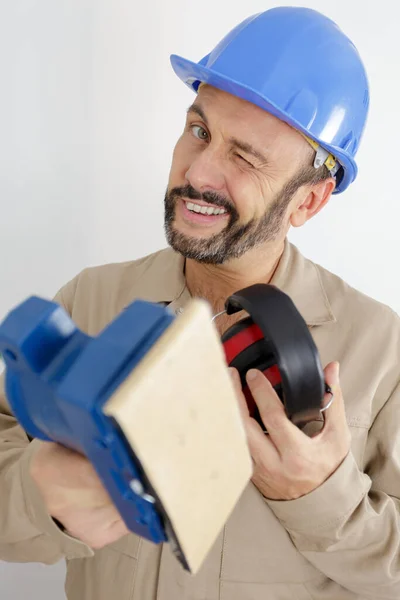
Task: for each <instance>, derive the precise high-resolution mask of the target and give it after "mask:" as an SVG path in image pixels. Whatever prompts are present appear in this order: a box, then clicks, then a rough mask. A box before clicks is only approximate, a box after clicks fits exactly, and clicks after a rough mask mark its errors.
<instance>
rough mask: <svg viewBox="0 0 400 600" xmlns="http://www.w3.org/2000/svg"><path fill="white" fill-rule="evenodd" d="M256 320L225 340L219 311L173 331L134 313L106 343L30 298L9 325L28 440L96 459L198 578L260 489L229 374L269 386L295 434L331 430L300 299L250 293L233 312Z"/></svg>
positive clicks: (156, 318)
mask: <svg viewBox="0 0 400 600" xmlns="http://www.w3.org/2000/svg"><path fill="white" fill-rule="evenodd" d="M240 310H244V311H246V312H247V313H248V315H249V316H248V317H246V318H245V319H243V320H242V321H240V322H238V323H236V324H235V325H233V326H232V327H231V328H230V329H229V330H228V331H227V332H226V333H225V334H224V336H223V337H222V343H221V339H220V338H219V335H218V333H217V330H216V328H215V326H214V323H213V322H212V314H211V310H210V307H209V305H208V304H207V303H206V302H205V301H203V300H200V299H192V300H191V301H190V302H189V304H188V305H187V307H186V309H185V311H184V313H183V314H182V315H180V316H179V317H175V316H174V315H173V314H172V313H171V312H170V311H169V309H168V307H164V306H161V305H157V304H153V303H150V302H146V301H142V300H136V301H134V302H133V303H132V304H131V305H130V306H129V307H128V308H127V309H126V310H124V311H123V312H122V313H121V314H120V315H119V316H117V317H116V319H115V320H114V321H113V322H111V323H110V324H109V325H108V326H107V327H106V328H105V329H104V330H103V331H102V332H101V333H100V334H99V335H98V336H97V337H89V336H88V335H86V334H85V333H83V332H82V331H80V330H79V329H78V328H77V326H76V325H75V324H74V322H73V321H72V320H71V318H70V317H69V316H68V315H67V313H66V312H65V311H64V310H63V308H61V307H60V306H58V305H57V304H56V303H54V302H50V301H47V300H44V299H42V298H38V297H30V298H28V299H27V300H26V301H24V302H23V303H22V304H20V305H19V306H17V307H16V308H15V309H14V310H12V311H11V312H10V313H9V314H8V316H7V317H6V318H5V320H4V321H3V323H2V324H1V325H0V352H1V353H2V355H3V358H4V361H5V365H6V373H5V386H6V394H7V398H8V401H9V403H10V406H11V409H12V411H13V413H14V415H15V417H16V418H17V420H18V421H19V423H20V424H21V426H22V427H23V428H24V430H25V431H26V433H27V434H28V436H29V437H30V438H38V439H41V440H44V441H53V442H57V443H59V444H62V445H64V446H66V447H68V448H70V449H73V450H75V451H76V452H79V453H81V454H83V455H85V456H86V457H87V458H88V459H89V460H90V461H91V463H92V464H93V466H94V468H95V469H96V471H97V473H98V475H99V477H100V479H101V480H102V482H103V484H104V486H105V488H106V489H107V491H108V493H109V495H110V497H111V498H112V500H113V502H114V504H115V506H116V507H117V509H118V511H119V512H120V514H121V517H122V518H123V520H124V521H125V523H126V526H127V527H128V529H129V530H130V531H132V532H133V533H135V534H137V535H140V536H142V537H145V538H146V539H148V540H150V541H152V542H154V543H156V544H158V543H162V542H169V543H170V544H171V546H172V548H173V550H174V552H175V554H176V556H177V558H178V560H179V561H180V562H181V563H182V565H183V567H184V568H185V569H186V570H188V571H189V572H191V573H193V574H194V573H196V572H197V571H198V570H199V568H200V566H201V565H202V563H203V561H204V559H205V557H206V556H207V554H208V552H209V550H210V548H211V546H212V545H213V543H214V542H215V540H216V538H217V536H218V535H219V533H220V532H221V530H222V528H223V526H224V524H225V523H226V521H227V520H228V518H229V516H230V514H231V513H232V511H233V509H234V507H235V505H236V503H237V501H238V499H239V498H240V496H241V494H242V492H243V490H244V488H245V487H246V485H247V484H248V482H249V481H250V478H251V475H252V461H251V457H250V455H249V451H248V446H247V442H246V438H245V432H244V428H243V425H242V422H241V417H240V412H239V408H238V403H237V399H236V397H235V392H234V389H233V385H232V382H231V379H230V377H229V373H228V370H227V364H229V365H231V366H234V367H236V368H238V370H239V373H240V376H241V378H242V383H243V387H244V391H245V394H246V397H247V399H248V402H249V406H250V409H251V412H252V414H253V415H254V417H255V418H259V416H258V415H257V411H256V407H255V405H254V402H252V398H251V396H250V394H249V392H248V390H247V389H246V383H245V374H246V372H247V370H248V369H249V368H258V369H260V370H262V371H263V372H264V373H265V375H266V376H267V377H268V378H269V379H270V381H271V382H272V384H273V385H274V387H275V389H276V391H277V392H278V394H279V395H280V397H281V399H282V402H283V403H284V405H285V409H286V413H287V415H288V418H290V419H291V420H292V421H293V422H294V423H296V424H298V425H299V426H302V425H303V424H305V423H306V422H308V421H311V420H314V419H316V418H318V417H319V415H320V411H321V403H322V399H323V395H324V379H323V371H322V367H321V364H320V360H319V356H318V352H317V349H316V347H315V344H314V342H313V340H312V337H311V335H310V333H309V331H308V328H307V326H306V324H305V323H304V321H303V319H302V317H301V316H300V314H299V313H298V311H297V310H296V308H295V306H294V304H293V303H292V301H291V300H290V298H289V297H288V296H287V295H285V294H284V293H283V292H281V291H280V290H278V289H277V288H275V287H274V286H271V285H263V284H260V285H256V286H251V287H249V288H246V289H244V290H241V291H240V292H238V293H236V294H234V295H233V296H231V297H229V298H228V299H227V301H226V312H227V313H228V314H233V313H235V312H238V311H240Z"/></svg>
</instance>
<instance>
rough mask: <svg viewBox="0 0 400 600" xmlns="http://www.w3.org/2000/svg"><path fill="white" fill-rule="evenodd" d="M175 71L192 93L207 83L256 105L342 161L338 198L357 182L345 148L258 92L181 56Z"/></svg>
mask: <svg viewBox="0 0 400 600" xmlns="http://www.w3.org/2000/svg"><path fill="white" fill-rule="evenodd" d="M170 60H171V65H172V68H173V70H174V72H175V74H176V75H177V76H178V77H179V79H181V81H183V82H184V83H185V84H186V85H187V86H188V87H189V88H190V89H192V90H193V91H194V92H196V93H197V90H198V87H199V84H200V83H202V82H203V83H206V84H208V85H211V86H212V87H215V88H218V89H220V90H222V91H225V92H227V93H229V94H232V95H233V96H236V97H238V98H242V99H243V100H247V101H248V102H251V103H252V104H255V105H256V106H258V107H260V108H261V109H263V110H265V111H267V112H268V113H270V114H272V115H274V116H275V117H277V118H278V119H280V120H281V121H284V122H285V123H287V124H288V125H291V126H292V127H293V128H294V129H297V130H298V131H301V132H302V133H304V134H305V135H307V136H308V137H310V138H312V139H314V140H315V141H316V142H318V143H319V144H321V146H323V147H324V148H325V149H326V150H328V151H329V152H330V153H331V154H333V155H334V157H335V158H336V159H337V160H338V161H339V163H340V164H341V166H342V167H343V175H342V177H341V179H340V181H339V182H338V184H337V186H336V188H335V191H334V192H333V193H334V194H339V193H341V192H343V191H344V190H345V189H346V188H347V187H348V186H349V185H350V184H351V183H352V182H353V181H354V179H355V178H356V175H357V165H356V163H355V161H354V160H352V159H351V158H350V157H349V156H348V155H347V154H346V153H345V152H343V150H342V149H341V148H338V147H337V146H333V145H331V144H325V143H321V141H320V140H318V139H317V138H316V137H314V136H313V132H312V131H310V130H308V129H306V128H305V127H303V126H302V125H301V124H300V123H298V122H297V121H296V120H295V119H293V118H291V116H290V115H289V114H288V113H286V112H285V111H283V110H281V109H280V108H279V107H277V106H276V105H274V103H273V102H271V101H270V100H269V99H268V98H267V97H265V96H263V95H261V94H260V93H259V92H257V91H256V90H254V89H252V88H250V87H248V86H246V85H244V84H242V83H240V82H238V81H235V80H234V79H232V78H230V77H226V76H225V75H223V74H221V73H218V72H216V71H213V70H212V69H209V68H208V67H205V66H203V65H201V64H198V63H195V62H192V61H190V60H187V59H186V58H183V57H181V56H177V55H176V54H173V55H171V57H170Z"/></svg>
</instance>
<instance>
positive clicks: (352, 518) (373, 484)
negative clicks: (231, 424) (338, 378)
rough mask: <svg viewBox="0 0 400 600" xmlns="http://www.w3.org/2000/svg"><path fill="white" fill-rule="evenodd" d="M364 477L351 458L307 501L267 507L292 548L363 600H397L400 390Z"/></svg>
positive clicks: (377, 425)
mask: <svg viewBox="0 0 400 600" xmlns="http://www.w3.org/2000/svg"><path fill="white" fill-rule="evenodd" d="M365 465H366V466H365V472H362V471H360V469H359V467H358V465H357V463H356V461H355V459H354V457H353V455H352V453H351V452H350V453H349V454H348V456H347V457H346V459H345V460H344V461H343V463H342V464H341V465H340V467H339V468H338V469H337V471H336V472H335V473H334V474H333V475H332V476H331V477H330V478H329V479H328V480H327V481H326V482H325V483H324V484H322V485H321V486H320V487H319V488H317V489H316V490H314V491H313V492H311V493H310V494H308V495H306V496H303V497H302V498H298V499H297V500H290V501H287V502H279V501H270V500H266V502H267V504H268V505H269V506H270V508H271V509H272V510H273V512H274V513H275V515H276V516H277V518H278V519H279V520H280V522H281V523H282V524H283V526H284V527H285V528H286V530H287V531H288V533H289V535H290V536H291V538H292V540H293V542H294V544H295V546H296V547H297V549H298V550H299V551H300V552H301V553H302V554H303V555H304V556H305V557H306V558H307V559H308V560H309V561H310V562H311V563H312V564H313V565H314V566H315V567H317V568H318V569H319V570H320V571H321V572H322V573H324V574H325V575H326V576H327V577H329V578H330V579H332V580H333V581H335V582H336V583H338V584H340V585H341V586H343V587H344V588H346V589H347V590H349V591H352V592H354V593H356V594H358V595H359V596H360V597H361V596H362V597H363V598H371V599H372V598H373V599H374V600H379V599H382V600H383V599H385V600H389V599H390V600H392V599H393V600H394V599H396V600H397V599H398V598H400V386H397V388H396V390H395V392H394V393H393V394H392V396H391V397H390V399H389V400H388V401H387V402H386V404H385V405H384V407H383V408H382V409H381V411H380V413H379V414H378V416H377V417H376V419H375V421H374V423H373V425H372V427H371V429H370V432H369V436H368V441H367V447H366V451H365Z"/></svg>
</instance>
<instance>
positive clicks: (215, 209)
mask: <svg viewBox="0 0 400 600" xmlns="http://www.w3.org/2000/svg"><path fill="white" fill-rule="evenodd" d="M183 202H184V203H185V206H186V208H187V209H188V211H189V212H191V213H195V214H201V215H206V216H217V215H226V214H227V213H228V211H227V210H226V209H225V208H221V207H219V206H212V205H210V204H207V205H206V204H198V203H197V202H192V201H189V200H184V201H183Z"/></svg>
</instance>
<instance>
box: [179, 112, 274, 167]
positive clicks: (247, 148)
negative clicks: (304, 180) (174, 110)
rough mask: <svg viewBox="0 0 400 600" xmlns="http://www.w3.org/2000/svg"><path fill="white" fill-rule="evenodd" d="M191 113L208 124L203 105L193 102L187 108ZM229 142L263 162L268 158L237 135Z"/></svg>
mask: <svg viewBox="0 0 400 600" xmlns="http://www.w3.org/2000/svg"><path fill="white" fill-rule="evenodd" d="M191 113H193V114H195V115H197V116H198V117H200V119H202V121H204V123H205V124H206V125H208V119H207V117H206V115H205V112H204V110H203V109H202V108H201V106H199V105H198V104H192V105H191V106H189V108H188V109H187V114H191ZM229 143H230V144H231V146H234V147H235V148H238V150H241V151H242V152H244V153H245V154H250V155H251V156H254V158H256V159H257V160H259V161H260V162H261V163H266V162H267V159H266V158H265V156H264V155H263V154H262V153H261V152H259V151H258V150H257V149H256V148H254V146H252V145H251V144H249V143H248V142H243V141H241V140H238V139H237V138H235V137H231V138H229Z"/></svg>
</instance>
